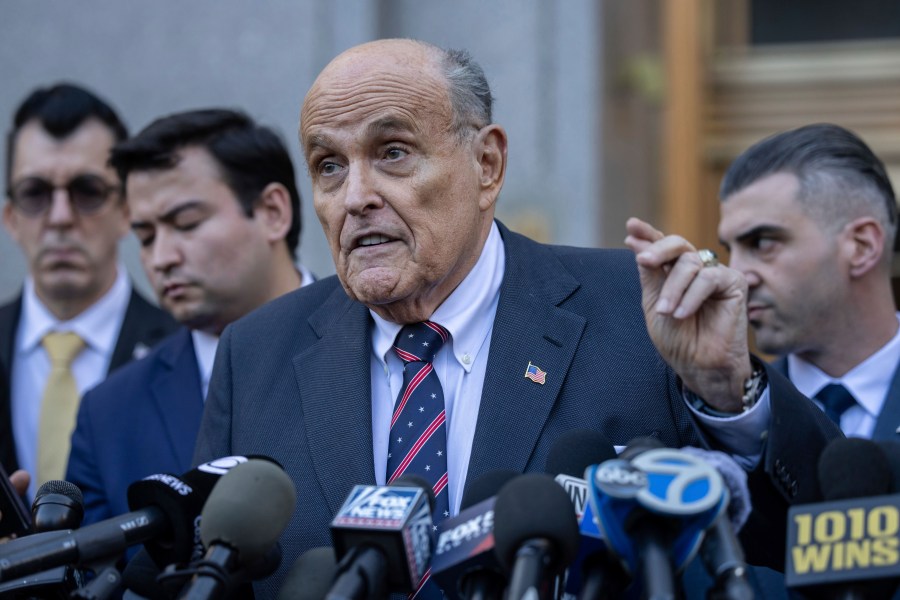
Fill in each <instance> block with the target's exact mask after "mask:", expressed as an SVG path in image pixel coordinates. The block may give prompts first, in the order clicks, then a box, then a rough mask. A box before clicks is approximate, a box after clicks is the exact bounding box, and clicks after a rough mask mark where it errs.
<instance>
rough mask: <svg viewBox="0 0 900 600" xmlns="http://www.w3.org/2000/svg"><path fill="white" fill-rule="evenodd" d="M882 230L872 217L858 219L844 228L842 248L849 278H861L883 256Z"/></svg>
mask: <svg viewBox="0 0 900 600" xmlns="http://www.w3.org/2000/svg"><path fill="white" fill-rule="evenodd" d="M884 238H885V234H884V229H883V228H882V226H881V223H879V222H878V221H877V220H876V219H873V218H872V217H860V218H858V219H854V220H853V221H850V222H849V223H847V225H845V226H844V248H845V249H846V258H847V265H848V267H849V272H850V276H851V277H862V276H863V275H865V274H866V273H868V272H870V271H871V270H872V269H874V268H876V267H877V266H878V264H879V263H880V262H881V259H882V257H883V256H884Z"/></svg>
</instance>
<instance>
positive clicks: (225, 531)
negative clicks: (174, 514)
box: [200, 459, 297, 565]
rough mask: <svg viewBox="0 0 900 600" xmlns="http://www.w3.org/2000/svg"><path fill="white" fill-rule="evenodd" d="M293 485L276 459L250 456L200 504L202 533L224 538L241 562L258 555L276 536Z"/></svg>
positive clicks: (207, 539) (288, 511)
mask: <svg viewBox="0 0 900 600" xmlns="http://www.w3.org/2000/svg"><path fill="white" fill-rule="evenodd" d="M296 501H297V491H296V489H295V488H294V482H293V481H291V478H290V477H288V475H287V473H285V472H284V470H282V469H281V467H279V466H278V465H276V464H275V463H271V462H268V461H264V460H258V459H252V460H248V461H247V462H245V463H243V464H240V465H238V466H236V467H234V468H233V469H231V470H230V471H229V472H228V473H227V474H226V475H225V476H224V477H222V479H220V480H219V482H218V483H216V485H215V487H213V490H212V492H211V493H210V495H209V499H208V500H207V501H206V504H205V505H204V507H203V512H202V513H201V519H200V539H202V540H203V543H204V544H205V545H206V546H207V547H209V546H210V545H211V544H212V543H213V542H220V543H225V544H228V545H229V546H231V547H232V548H235V549H236V550H237V551H238V556H239V561H240V564H241V565H247V564H249V563H250V562H252V561H255V560H259V559H261V558H262V557H263V556H264V555H265V554H266V552H268V551H269V550H270V549H271V547H272V546H273V545H274V544H275V542H277V541H278V537H279V536H280V535H281V532H282V531H283V530H284V528H285V527H286V526H287V523H288V521H289V520H290V518H291V515H292V514H293V512H294V505H295V504H296Z"/></svg>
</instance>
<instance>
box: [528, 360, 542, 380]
mask: <svg viewBox="0 0 900 600" xmlns="http://www.w3.org/2000/svg"><path fill="white" fill-rule="evenodd" d="M525 379H530V380H532V381H533V382H535V383H539V384H541V385H544V383H545V382H546V380H547V372H546V371H542V370H541V368H540V367H538V366H537V365H533V364H531V361H530V360H529V361H528V368H527V369H525Z"/></svg>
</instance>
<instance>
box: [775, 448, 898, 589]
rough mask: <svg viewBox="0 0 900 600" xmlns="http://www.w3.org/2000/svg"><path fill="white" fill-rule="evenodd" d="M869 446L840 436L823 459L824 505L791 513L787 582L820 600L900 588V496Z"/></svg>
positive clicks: (882, 459) (877, 451)
mask: <svg viewBox="0 0 900 600" xmlns="http://www.w3.org/2000/svg"><path fill="white" fill-rule="evenodd" d="M891 470H892V465H891V461H890V460H889V459H888V457H887V456H885V454H884V452H883V451H882V449H881V448H880V447H879V446H878V444H876V443H875V442H873V441H871V440H866V439H861V438H838V439H835V440H833V441H831V442H830V443H829V444H828V445H827V446H826V447H825V449H824V450H823V451H822V454H821V455H820V456H819V462H818V465H817V473H818V478H819V488H820V490H821V492H822V496H823V497H824V498H825V501H824V502H820V503H816V504H805V505H799V506H793V507H791V508H790V510H789V511H788V544H787V560H786V566H787V569H786V572H785V580H786V582H787V584H788V586H789V587H791V588H797V589H800V591H801V592H803V593H805V594H809V595H810V596H814V597H817V598H839V599H854V600H856V599H864V598H889V597H890V596H891V594H892V593H893V592H894V591H895V590H896V588H897V584H898V582H900V562H898V552H897V548H898V535H897V530H898V526H897V523H898V522H900V494H894V495H887V494H890V493H891V491H892V490H893V489H894V485H895V483H896V482H894V481H893V478H892V472H891Z"/></svg>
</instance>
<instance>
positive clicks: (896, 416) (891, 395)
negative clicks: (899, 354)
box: [872, 366, 900, 440]
mask: <svg viewBox="0 0 900 600" xmlns="http://www.w3.org/2000/svg"><path fill="white" fill-rule="evenodd" d="M898 428H900V366H898V367H897V369H896V370H895V371H894V377H893V379H891V386H890V387H889V388H888V393H887V397H886V398H885V399H884V405H882V407H881V414H880V415H878V420H877V421H876V422H875V430H874V431H873V432H872V438H873V439H876V440H900V432H898Z"/></svg>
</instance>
